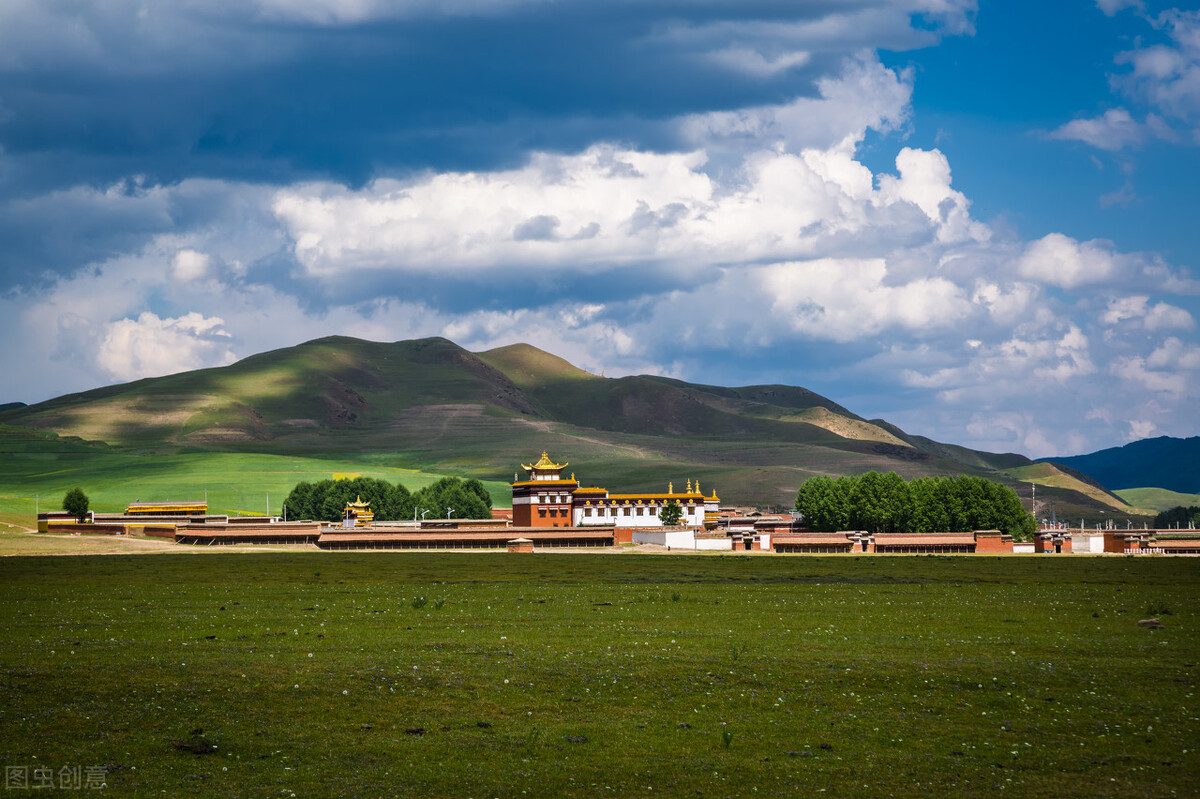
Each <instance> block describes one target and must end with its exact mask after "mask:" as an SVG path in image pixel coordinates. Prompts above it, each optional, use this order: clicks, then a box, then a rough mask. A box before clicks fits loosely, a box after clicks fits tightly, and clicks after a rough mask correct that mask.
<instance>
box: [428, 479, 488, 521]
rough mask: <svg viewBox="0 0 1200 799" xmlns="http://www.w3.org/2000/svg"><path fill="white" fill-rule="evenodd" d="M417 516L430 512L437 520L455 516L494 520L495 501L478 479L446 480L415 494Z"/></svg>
mask: <svg viewBox="0 0 1200 799" xmlns="http://www.w3.org/2000/svg"><path fill="white" fill-rule="evenodd" d="M412 504H413V507H414V508H415V509H416V511H417V514H418V515H420V512H421V511H423V510H427V511H429V512H430V514H431V515H432V517H433V518H435V519H444V518H447V517H448V516H450V515H451V514H453V516H454V518H457V519H490V518H492V498H491V496H489V495H488V493H487V489H486V488H484V487H483V483H481V482H479V481H478V480H473V479H472V480H462V479H460V478H458V477H443V478H442V479H441V480H438V481H437V482H436V483H434V484H433V485H428V486H425V487H424V488H422V489H421V490H420V491H418V492H417V493H415V494H413V495H412Z"/></svg>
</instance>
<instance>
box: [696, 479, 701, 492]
mask: <svg viewBox="0 0 1200 799" xmlns="http://www.w3.org/2000/svg"><path fill="white" fill-rule="evenodd" d="M696 493H697V494H699V493H700V481H699V480H697V481H696Z"/></svg>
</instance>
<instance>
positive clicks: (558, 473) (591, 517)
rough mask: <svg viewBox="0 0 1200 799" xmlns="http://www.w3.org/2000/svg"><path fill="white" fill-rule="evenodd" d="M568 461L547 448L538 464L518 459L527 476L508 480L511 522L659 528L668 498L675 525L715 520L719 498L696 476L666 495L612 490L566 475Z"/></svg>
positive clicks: (698, 524)
mask: <svg viewBox="0 0 1200 799" xmlns="http://www.w3.org/2000/svg"><path fill="white" fill-rule="evenodd" d="M568 465H569V464H566V463H554V462H553V461H551V460H550V458H549V456H548V455H547V454H546V453H545V452H543V453H542V457H541V460H539V461H538V462H537V463H534V464H532V465H529V466H526V465H525V464H521V468H522V469H524V470H525V471H527V472H529V475H528V477H527V479H525V480H519V481H516V482H514V483H513V484H512V509H513V515H512V519H513V524H514V525H517V526H524V527H582V526H584V525H603V524H607V525H613V526H614V527H638V528H646V527H662V526H663V524H662V519H661V514H662V510H663V508H664V507H666V505H667V504H668V503H671V502H674V503H676V504H678V505H679V507H680V510H681V512H682V516H681V518H680V521H679V524H681V525H683V526H684V527H704V526H705V525H706V523H708V524H709V525H712V524H713V523H715V522H716V520H717V517H718V503H719V502H720V500H719V499H718V498H717V494H716V492H715V491H714V492H713V494H712V496H710V497H706V496H704V494H702V493H701V492H700V481H698V480H697V481H696V484H695V485H694V486H693V485H692V481H691V480H688V481H687V489H686V490H684V491H681V492H679V493H676V492H675V484H674V483H668V484H667V491H666V493H665V494H610V493H609V492H608V489H606V488H582V487H580V485H579V481H578V480H576V479H575V475H574V474H572V475H571V477H570V479H564V478H563V476H562V472H563V470H564V469H566V468H567V466H568Z"/></svg>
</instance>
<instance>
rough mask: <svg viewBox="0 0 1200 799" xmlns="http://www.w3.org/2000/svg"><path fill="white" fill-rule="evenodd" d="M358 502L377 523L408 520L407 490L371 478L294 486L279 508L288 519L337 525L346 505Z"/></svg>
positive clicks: (408, 498) (409, 506)
mask: <svg viewBox="0 0 1200 799" xmlns="http://www.w3.org/2000/svg"><path fill="white" fill-rule="evenodd" d="M359 498H361V499H362V500H363V502H366V503H368V504H370V506H371V512H372V513H374V514H375V518H376V519H378V520H379V521H381V522H382V521H391V520H396V519H409V518H412V508H413V506H412V496H411V495H410V494H409V493H408V489H407V488H405V487H404V486H402V485H400V484H396V485H391V484H390V483H388V482H387V481H386V480H378V479H376V478H374V477H356V478H354V479H353V480H321V481H319V482H317V483H307V482H301V483H297V484H296V487H295V488H293V489H292V491H291V493H290V494H288V497H287V499H285V500H284V501H283V505H284V507H285V508H286V509H287V517H288V518H289V519H315V520H321V521H327V522H337V521H340V520H341V518H342V513H343V511H344V510H345V509H346V504H347V503H350V502H353V501H354V500H356V499H359Z"/></svg>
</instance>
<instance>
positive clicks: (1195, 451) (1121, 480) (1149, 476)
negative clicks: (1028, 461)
mask: <svg viewBox="0 0 1200 799" xmlns="http://www.w3.org/2000/svg"><path fill="white" fill-rule="evenodd" d="M1041 460H1043V461H1051V462H1054V463H1061V464H1065V465H1067V466H1070V467H1072V468H1074V469H1078V470H1079V471H1081V472H1084V473H1086V474H1089V475H1091V476H1092V477H1094V478H1095V479H1096V480H1099V481H1100V482H1101V483H1103V484H1104V485H1105V486H1107V487H1108V488H1110V489H1113V490H1120V489H1124V488H1150V487H1153V488H1166V489H1169V490H1171V491H1178V492H1181V493H1184V494H1196V493H1200V436H1193V437H1192V438H1171V437H1169V436H1160V437H1158V438H1145V439H1142V440H1141V441H1134V442H1132V443H1129V444H1126V445H1125V446H1123V447H1112V448H1110V449H1102V450H1100V451H1099V452H1093V453H1091V454H1089V455H1073V456H1071V457H1066V458H1042V459H1041Z"/></svg>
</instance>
